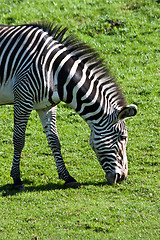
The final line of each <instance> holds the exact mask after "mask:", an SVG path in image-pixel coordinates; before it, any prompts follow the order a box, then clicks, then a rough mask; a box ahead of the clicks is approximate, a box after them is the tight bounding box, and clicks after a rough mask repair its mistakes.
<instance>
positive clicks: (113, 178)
mask: <svg viewBox="0 0 160 240" xmlns="http://www.w3.org/2000/svg"><path fill="white" fill-rule="evenodd" d="M106 179H107V184H108V185H113V184H115V183H118V182H121V181H124V180H127V177H126V176H125V174H123V175H122V176H120V174H119V173H113V172H110V173H107V174H106Z"/></svg>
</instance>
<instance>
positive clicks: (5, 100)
mask: <svg viewBox="0 0 160 240" xmlns="http://www.w3.org/2000/svg"><path fill="white" fill-rule="evenodd" d="M13 102H14V96H13V91H12V82H9V83H8V84H5V85H2V86H0V105H7V104H13Z"/></svg>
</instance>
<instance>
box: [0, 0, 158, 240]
mask: <svg viewBox="0 0 160 240" xmlns="http://www.w3.org/2000/svg"><path fill="white" fill-rule="evenodd" d="M36 20H50V21H55V23H57V24H62V25H63V26H68V28H69V33H70V32H72V33H74V34H76V35H78V36H79V38H80V39H82V40H83V41H85V42H87V43H88V44H90V45H91V46H93V47H95V48H96V49H97V50H98V52H99V53H100V55H101V56H102V57H103V58H104V59H105V62H106V63H107V64H108V65H109V66H110V67H111V71H112V73H113V74H114V75H115V76H116V78H117V79H118V81H119V83H120V84H121V86H122V87H123V91H124V94H125V96H126V98H127V100H128V103H134V104H137V106H138V115H137V116H136V117H135V118H133V119H130V120H127V121H126V122H127V126H128V132H129V142H128V148H127V153H128V161H129V175H128V180H127V181H126V182H123V183H121V184H117V185H115V186H108V185H106V184H105V178H104V172H103V171H102V169H101V167H100V166H99V163H98V162H97V159H96V157H95V155H94V153H93V152H92V150H91V149H90V147H89V143H88V137H89V129H88V127H87V125H86V123H85V122H84V121H83V120H82V119H81V118H80V117H79V116H78V115H76V114H75V113H74V112H73V110H71V109H69V108H67V106H66V105H65V104H61V105H59V107H58V114H57V115H58V116H57V121H58V130H59V136H60V140H61V144H62V153H63V155H64V160H65V162H66V164H67V167H68V169H69V171H70V172H71V174H72V175H73V176H74V177H75V178H76V179H77V181H78V182H79V183H81V187H80V188H79V189H63V182H62V181H61V180H59V179H58V176H57V172H56V167H55V163H54V160H53V157H52V155H51V151H50V149H49V148H48V145H47V141H46V139H45V135H44V133H43V130H42V127H41V123H40V121H39V118H38V116H37V114H36V113H35V112H33V113H32V115H31V117H30V120H29V123H28V128H27V133H26V145H25V148H24V151H23V154H22V159H21V170H22V178H23V180H24V183H25V186H26V191H25V192H20V193H16V192H15V191H12V190H11V183H12V179H11V178H10V176H9V175H10V167H11V163H12V155H13V145H12V134H13V107H12V106H2V107H1V108H0V116H1V117H0V126H1V127H0V146H1V149H0V162H1V164H0V239H2V240H4V239H11V240H14V239H26V240H30V239H45V240H46V239H58V240H60V239H103V240H106V239H112V240H113V239H122V240H123V239H124V240H126V239H127V240H128V239H146V240H147V239H153V240H154V239H159V238H160V227H159V226H160V170H159V166H160V153H159V148H160V143H159V139H160V65H159V59H160V48H159V36H160V28H159V26H160V4H159V1H158V0H157V1H151V0H146V1H138V0H134V1H133V0H123V1H122V0H121V1H118V0H115V1H106V0H86V1H85V0H83V1H80V0H79V1H78V0H68V1H67V0H63V1H62V0H54V1H51V0H43V1H40V0H39V1H38V0H34V1H33V0H32V1H31V0H14V1H11V0H6V1H3V0H0V21H1V24H20V23H25V22H34V21H36Z"/></svg>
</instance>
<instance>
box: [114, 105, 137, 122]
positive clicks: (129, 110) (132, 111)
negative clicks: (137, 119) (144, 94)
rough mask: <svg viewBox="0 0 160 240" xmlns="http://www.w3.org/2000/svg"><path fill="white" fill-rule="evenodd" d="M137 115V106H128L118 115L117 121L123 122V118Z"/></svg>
mask: <svg viewBox="0 0 160 240" xmlns="http://www.w3.org/2000/svg"><path fill="white" fill-rule="evenodd" d="M136 114H137V106H136V105H134V104H131V105H128V106H126V107H124V108H122V110H120V111H119V113H118V120H123V119H125V118H129V117H133V116H135V115H136Z"/></svg>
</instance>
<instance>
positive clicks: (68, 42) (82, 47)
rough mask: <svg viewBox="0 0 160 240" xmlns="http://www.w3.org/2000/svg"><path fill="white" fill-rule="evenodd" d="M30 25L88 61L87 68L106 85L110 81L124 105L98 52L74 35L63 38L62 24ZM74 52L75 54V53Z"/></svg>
mask: <svg viewBox="0 0 160 240" xmlns="http://www.w3.org/2000/svg"><path fill="white" fill-rule="evenodd" d="M30 26H35V27H38V28H40V29H42V30H43V31H45V32H47V33H48V35H49V36H52V37H53V39H54V40H56V41H58V42H60V43H62V44H63V45H64V46H65V47H66V48H67V50H68V51H69V52H70V53H72V52H74V56H75V57H77V58H81V59H83V60H82V61H83V63H84V64H85V63H88V66H89V70H90V71H94V73H95V74H97V73H98V74H99V77H98V81H101V80H102V79H103V84H104V79H106V86H107V84H108V86H109V85H110V83H112V88H113V89H114V92H115V93H116V101H117V103H118V105H119V106H120V107H125V106H126V100H125V98H124V96H123V93H122V89H121V88H120V86H119V84H118V83H117V81H116V79H115V78H114V77H113V76H112V75H111V74H110V71H109V69H108V68H106V66H105V64H104V60H103V59H102V58H100V56H99V54H98V53H97V52H96V51H95V49H93V48H92V47H90V46H88V45H87V44H85V43H83V42H81V41H80V40H79V39H78V38H77V37H76V36H74V35H70V36H68V37H66V38H64V35H65V33H66V32H67V30H68V29H67V28H63V29H62V30H61V28H62V26H60V27H58V26H54V24H53V23H48V22H40V23H37V24H32V25H30ZM75 53H76V54H75Z"/></svg>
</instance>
